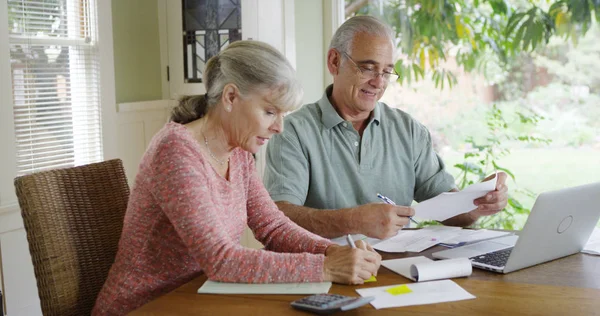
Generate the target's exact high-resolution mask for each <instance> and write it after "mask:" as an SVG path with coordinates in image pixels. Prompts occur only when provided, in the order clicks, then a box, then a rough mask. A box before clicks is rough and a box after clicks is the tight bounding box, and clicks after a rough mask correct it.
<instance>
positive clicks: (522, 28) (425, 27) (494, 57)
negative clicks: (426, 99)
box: [346, 0, 600, 89]
mask: <svg viewBox="0 0 600 316" xmlns="http://www.w3.org/2000/svg"><path fill="white" fill-rule="evenodd" d="M355 1H360V0H355ZM352 2H354V1H352V0H347V1H346V3H348V4H350V3H352ZM365 4H366V5H365V6H363V7H362V8H361V9H359V10H358V11H357V12H355V14H370V15H379V16H381V17H382V18H383V19H384V20H385V21H387V22H388V23H390V24H391V25H392V27H393V28H394V30H395V32H396V34H397V39H398V43H399V44H398V46H399V47H400V48H401V50H402V53H403V56H402V58H400V60H398V61H397V63H396V66H395V68H396V71H397V72H398V75H399V79H398V80H399V82H400V83H411V82H412V81H418V80H421V79H424V78H425V77H428V78H431V79H432V80H433V81H434V82H435V83H436V87H437V88H442V89H443V88H444V86H445V85H446V86H448V87H452V86H453V85H454V84H456V77H455V76H454V74H452V72H451V71H450V70H449V69H448V68H447V66H446V65H445V64H444V62H446V61H447V59H448V57H450V56H452V57H454V59H455V60H456V62H457V63H458V64H459V65H460V66H461V67H462V68H463V69H465V70H466V71H472V70H482V69H485V68H487V67H501V68H503V69H505V68H506V67H509V65H510V63H509V62H510V61H511V60H512V59H513V58H515V57H518V56H519V55H520V53H521V52H530V51H533V50H535V49H536V48H538V47H540V46H542V45H545V44H547V43H548V41H549V40H550V38H551V37H552V36H554V35H556V36H562V37H565V38H571V39H572V40H573V41H575V42H576V41H577V40H578V38H579V37H580V36H582V35H584V34H585V33H586V32H587V31H588V30H589V29H590V28H591V26H592V24H593V18H594V16H595V18H596V19H598V18H599V17H600V1H599V0H554V1H553V2H552V4H551V5H549V6H548V2H547V1H541V0H539V1H533V0H487V1H483V0H386V1H383V2H381V1H366V2H365ZM380 6H382V7H380ZM488 63H493V65H491V66H489V65H488Z"/></svg>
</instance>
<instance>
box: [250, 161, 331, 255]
mask: <svg viewBox="0 0 600 316" xmlns="http://www.w3.org/2000/svg"><path fill="white" fill-rule="evenodd" d="M248 156H249V159H250V161H249V163H248V165H249V168H250V171H249V176H250V179H249V185H248V204H247V208H248V226H249V227H250V229H251V230H252V231H253V232H254V236H255V237H256V238H257V239H258V240H259V241H260V242H262V243H263V244H264V245H265V247H266V249H269V250H273V251H282V252H295V253H302V252H309V253H324V252H325V249H327V247H328V246H329V245H331V244H333V243H332V242H331V241H329V240H328V239H325V238H322V237H320V236H317V235H315V234H313V233H311V232H309V231H307V230H305V229H304V228H302V227H300V226H298V225H297V224H296V223H294V222H293V221H292V220H290V219H289V218H288V217H287V216H285V214H284V213H283V212H281V211H280V210H279V209H278V208H277V205H275V203H274V202H273V200H272V199H271V197H270V196H269V193H268V192H267V190H266V189H265V187H264V186H263V184H262V182H261V180H260V178H259V176H258V173H257V172H256V167H255V165H254V159H253V158H252V156H250V155H248Z"/></svg>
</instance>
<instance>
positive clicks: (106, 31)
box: [0, 0, 118, 216]
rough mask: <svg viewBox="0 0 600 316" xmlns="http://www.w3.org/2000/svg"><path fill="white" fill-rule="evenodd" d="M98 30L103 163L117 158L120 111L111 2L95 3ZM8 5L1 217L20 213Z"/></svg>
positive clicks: (0, 19) (1, 11)
mask: <svg viewBox="0 0 600 316" xmlns="http://www.w3.org/2000/svg"><path fill="white" fill-rule="evenodd" d="M93 2H94V4H95V6H94V8H95V10H96V15H95V17H96V18H97V22H96V23H97V25H96V27H97V30H98V34H97V36H98V62H99V68H98V69H99V72H100V74H99V76H100V88H99V97H100V102H99V107H100V111H101V116H100V127H101V133H102V134H101V143H102V156H103V157H102V159H103V160H107V159H112V158H117V156H118V155H117V134H116V129H117V122H116V119H117V111H116V110H117V107H116V101H115V78H114V57H113V53H114V51H113V36H112V14H111V10H112V8H111V1H103V0H95V1H93ZM9 47H10V43H9V28H8V3H7V2H4V3H3V4H0V148H1V149H2V152H1V153H0V161H2V163H1V164H0V216H1V215H2V214H3V213H9V212H15V211H18V204H17V198H16V195H15V190H14V186H13V179H14V178H15V177H16V176H17V160H16V155H17V150H16V135H15V129H14V128H15V125H14V117H13V115H14V114H13V106H14V103H13V93H12V89H13V87H12V76H11V64H10V48H9Z"/></svg>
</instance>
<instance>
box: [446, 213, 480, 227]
mask: <svg viewBox="0 0 600 316" xmlns="http://www.w3.org/2000/svg"><path fill="white" fill-rule="evenodd" d="M478 218H479V217H474V216H473V215H472V212H467V213H463V214H459V215H456V216H454V217H450V218H448V219H447V220H445V221H443V222H442V224H444V225H446V226H457V227H467V226H470V225H472V224H473V223H475V221H477V219H478Z"/></svg>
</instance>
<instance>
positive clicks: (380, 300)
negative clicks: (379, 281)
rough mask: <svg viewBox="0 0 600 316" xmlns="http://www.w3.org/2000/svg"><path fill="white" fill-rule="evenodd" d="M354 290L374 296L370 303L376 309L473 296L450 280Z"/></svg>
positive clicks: (449, 300)
mask: <svg viewBox="0 0 600 316" xmlns="http://www.w3.org/2000/svg"><path fill="white" fill-rule="evenodd" d="M356 292H357V293H358V294H359V295H360V296H362V297H365V296H374V297H375V299H374V300H373V301H372V302H371V305H373V307H375V308H377V309H380V308H389V307H399V306H410V305H423V304H434V303H442V302H452V301H460V300H468V299H473V298H475V296H473V295H472V294H471V293H469V292H467V291H465V290H464V289H463V288H462V287H460V286H459V285H458V284H456V283H454V282H452V281H450V280H442V281H432V282H425V283H412V284H397V285H388V286H380V287H373V288H368V289H357V290H356Z"/></svg>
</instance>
